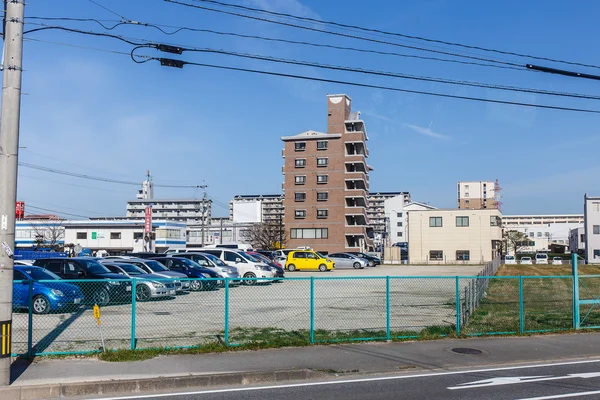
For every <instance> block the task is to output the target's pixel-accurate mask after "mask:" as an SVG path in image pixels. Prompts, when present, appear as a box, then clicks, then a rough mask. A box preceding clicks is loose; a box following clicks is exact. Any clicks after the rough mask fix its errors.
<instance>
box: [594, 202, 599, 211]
mask: <svg viewBox="0 0 600 400" xmlns="http://www.w3.org/2000/svg"><path fill="white" fill-rule="evenodd" d="M592 211H596V212H598V211H600V203H599V202H593V203H592Z"/></svg>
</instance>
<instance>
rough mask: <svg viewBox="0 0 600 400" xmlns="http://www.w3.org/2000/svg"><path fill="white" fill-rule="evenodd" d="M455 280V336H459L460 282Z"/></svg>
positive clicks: (457, 279)
mask: <svg viewBox="0 0 600 400" xmlns="http://www.w3.org/2000/svg"><path fill="white" fill-rule="evenodd" d="M455 279H456V282H455V283H456V336H460V288H459V286H460V280H459V278H458V276H457V277H456V278H455Z"/></svg>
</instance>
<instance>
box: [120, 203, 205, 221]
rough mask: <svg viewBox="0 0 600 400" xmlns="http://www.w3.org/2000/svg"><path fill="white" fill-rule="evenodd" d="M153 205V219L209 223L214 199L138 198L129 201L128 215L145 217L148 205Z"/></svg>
mask: <svg viewBox="0 0 600 400" xmlns="http://www.w3.org/2000/svg"><path fill="white" fill-rule="evenodd" d="M149 205H152V219H162V220H172V221H180V222H186V223H198V222H200V223H202V219H203V218H204V221H205V223H208V220H210V217H211V214H212V200H208V199H136V200H130V201H128V202H127V217H128V218H139V219H144V213H145V210H146V207H147V206H149Z"/></svg>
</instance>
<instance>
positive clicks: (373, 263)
mask: <svg viewBox="0 0 600 400" xmlns="http://www.w3.org/2000/svg"><path fill="white" fill-rule="evenodd" d="M346 254H352V255H354V256H357V257H360V258H364V259H365V260H367V261H368V262H369V267H375V266H377V265H381V258H379V257H375V256H372V255H370V254H367V253H362V252H360V251H347V252H346Z"/></svg>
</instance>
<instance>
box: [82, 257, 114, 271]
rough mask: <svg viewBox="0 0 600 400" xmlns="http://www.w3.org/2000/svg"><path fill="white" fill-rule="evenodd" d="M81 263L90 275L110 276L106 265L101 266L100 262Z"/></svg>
mask: <svg viewBox="0 0 600 400" xmlns="http://www.w3.org/2000/svg"><path fill="white" fill-rule="evenodd" d="M79 262H80V263H82V264H84V265H85V269H86V270H87V271H88V272H89V273H90V274H109V273H110V270H109V269H108V268H106V267H105V266H104V265H102V264H100V263H99V262H98V261H93V260H80V261H79Z"/></svg>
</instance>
